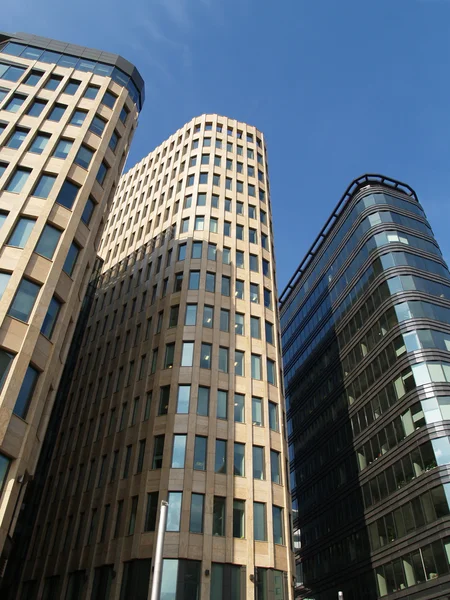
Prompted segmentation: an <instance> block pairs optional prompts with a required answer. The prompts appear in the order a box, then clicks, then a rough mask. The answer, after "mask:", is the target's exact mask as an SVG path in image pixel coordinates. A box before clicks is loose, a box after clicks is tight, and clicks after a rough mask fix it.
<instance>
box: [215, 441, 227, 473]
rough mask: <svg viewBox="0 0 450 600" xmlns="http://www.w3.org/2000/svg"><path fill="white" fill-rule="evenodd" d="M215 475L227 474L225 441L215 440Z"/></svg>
mask: <svg viewBox="0 0 450 600" xmlns="http://www.w3.org/2000/svg"><path fill="white" fill-rule="evenodd" d="M214 472H215V473H226V472H227V441H226V440H216V456H215V462H214Z"/></svg>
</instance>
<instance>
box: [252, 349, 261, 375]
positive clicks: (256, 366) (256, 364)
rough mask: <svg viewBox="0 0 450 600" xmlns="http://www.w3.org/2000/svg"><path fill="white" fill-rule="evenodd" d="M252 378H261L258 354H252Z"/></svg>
mask: <svg viewBox="0 0 450 600" xmlns="http://www.w3.org/2000/svg"><path fill="white" fill-rule="evenodd" d="M252 379H262V373H261V357H260V356H259V355H258V354H252Z"/></svg>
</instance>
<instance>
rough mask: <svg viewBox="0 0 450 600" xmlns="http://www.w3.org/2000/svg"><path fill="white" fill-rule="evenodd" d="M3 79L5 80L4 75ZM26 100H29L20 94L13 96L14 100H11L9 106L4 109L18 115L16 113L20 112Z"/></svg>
mask: <svg viewBox="0 0 450 600" xmlns="http://www.w3.org/2000/svg"><path fill="white" fill-rule="evenodd" d="M2 79H5V76H4V75H3V77H2ZM26 99H27V97H26V96H22V95H20V94H14V95H13V96H12V98H11V99H10V101H9V102H8V104H7V105H6V106H5V107H4V109H5V110H7V111H8V112H11V113H16V112H18V110H19V109H20V107H21V106H22V104H23V103H24V102H25V100H26Z"/></svg>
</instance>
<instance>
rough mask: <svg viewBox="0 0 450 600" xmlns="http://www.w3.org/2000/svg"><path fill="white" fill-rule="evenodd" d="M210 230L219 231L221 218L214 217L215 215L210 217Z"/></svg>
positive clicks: (212, 231)
mask: <svg viewBox="0 0 450 600" xmlns="http://www.w3.org/2000/svg"><path fill="white" fill-rule="evenodd" d="M209 231H210V232H211V233H217V232H218V231H219V220H218V219H216V218H214V217H210V219H209Z"/></svg>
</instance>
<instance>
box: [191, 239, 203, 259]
mask: <svg viewBox="0 0 450 600" xmlns="http://www.w3.org/2000/svg"><path fill="white" fill-rule="evenodd" d="M202 248H203V242H193V244H192V254H191V258H201V257H202Z"/></svg>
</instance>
